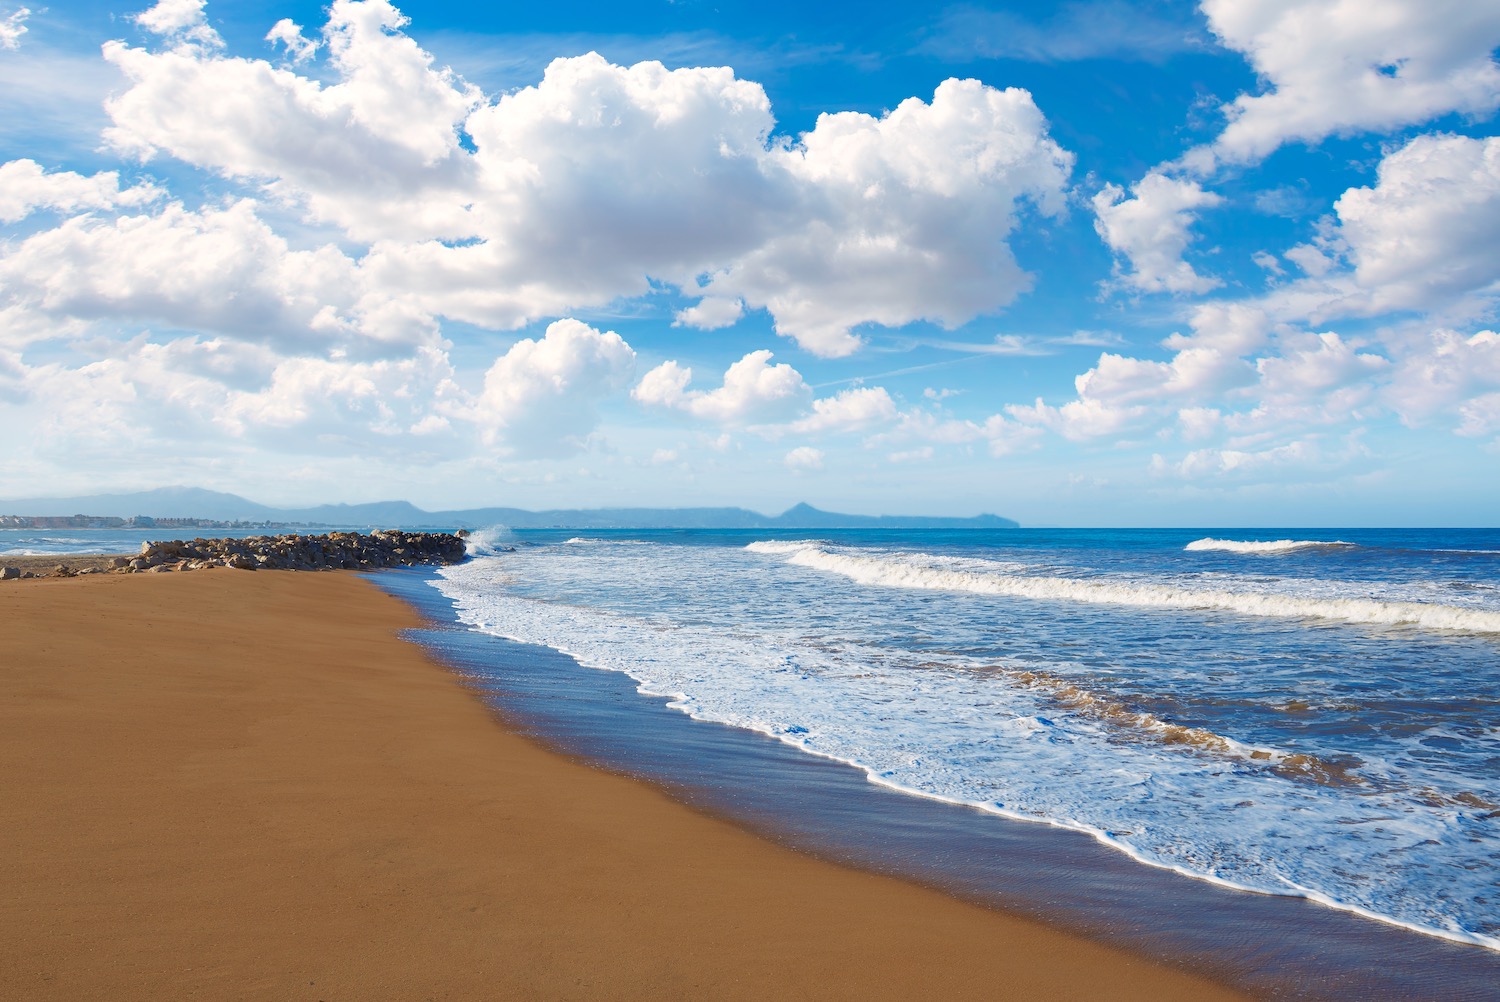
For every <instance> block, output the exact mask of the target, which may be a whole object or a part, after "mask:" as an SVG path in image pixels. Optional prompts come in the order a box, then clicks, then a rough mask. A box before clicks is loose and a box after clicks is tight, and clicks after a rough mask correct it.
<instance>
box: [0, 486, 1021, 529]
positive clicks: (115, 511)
mask: <svg viewBox="0 0 1500 1002" xmlns="http://www.w3.org/2000/svg"><path fill="white" fill-rule="evenodd" d="M491 525H504V526H508V527H510V528H513V529H851V528H858V529H882V528H888V529H1014V528H1018V527H1019V526H1018V523H1016V522H1015V521H1014V520H1012V519H1008V518H1002V517H1001V516H999V515H988V514H986V515H975V516H972V517H944V516H928V515H851V514H846V513H842V512H831V511H823V510H821V509H818V508H814V507H813V506H812V505H809V504H805V503H804V504H798V505H794V506H792V507H791V508H789V509H787V510H786V511H784V512H782V513H781V514H779V515H763V514H761V513H759V512H755V511H750V510H749V509H746V508H736V507H718V508H592V509H581V508H567V509H552V510H548V511H528V510H526V509H523V508H505V507H492V508H469V509H462V510H452V511H425V510H423V509H421V508H418V507H416V506H415V505H413V504H410V503H408V502H406V501H377V502H373V503H370V504H356V505H347V504H336V505H318V506H315V507H312V508H272V507H269V506H267V505H262V504H258V503H256V502H254V501H250V500H247V499H246V498H242V497H240V496H238V495H235V494H225V493H221V492H217V491H207V490H200V489H197V488H190V487H164V488H160V489H158V490H153V491H142V492H139V493H134V494H96V495H89V496H85V497H68V498H31V499H21V500H9V501H6V500H0V528H4V529H112V528H141V529H149V528H163V529H258V528H286V529H308V528H358V527H369V526H382V527H399V528H405V529H432V528H442V529H478V528H483V527H485V526H491Z"/></svg>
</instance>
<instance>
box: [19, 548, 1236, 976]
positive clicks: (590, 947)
mask: <svg viewBox="0 0 1500 1002" xmlns="http://www.w3.org/2000/svg"><path fill="white" fill-rule="evenodd" d="M422 625H423V624H422V621H421V619H420V617H419V615H418V614H417V612H416V611H415V610H414V609H412V608H411V607H410V606H408V605H406V604H405V603H403V602H402V601H400V600H399V599H398V598H396V597H394V596H392V595H389V594H387V593H385V592H384V591H382V590H381V588H380V587H379V586H378V585H377V584H376V583H374V582H372V581H367V580H363V579H362V578H360V577H358V576H356V575H351V574H320V575H316V576H314V575H310V574H272V575H265V574H240V573H232V572H229V571H221V572H219V573H215V574H209V575H192V576H190V577H187V578H184V577H183V576H182V575H180V574H162V575H145V576H142V575H129V576H116V575H95V576H88V577H83V578H77V579H72V580H56V579H44V580H34V581H29V582H26V583H25V584H23V585H11V586H8V587H4V588H0V649H4V650H6V651H7V652H8V654H10V655H11V656H10V657H8V658H7V662H8V663H9V666H8V667H7V668H5V669H4V671H3V673H0V685H4V687H5V690H6V698H5V699H3V700H0V714H3V717H4V720H3V726H0V747H3V748H4V752H3V754H0V769H3V770H4V771H5V772H6V779H5V788H6V789H7V791H8V792H9V793H10V795H9V796H8V797H7V798H5V804H4V806H0V816H3V817H4V818H5V824H6V827H7V829H9V830H10V831H11V832H12V833H13V836H12V843H13V844H14V845H15V846H16V847H17V850H18V851H17V852H16V853H15V855H14V856H13V858H12V861H11V862H10V864H9V865H7V866H6V867H5V868H4V870H3V871H0V872H3V879H4V884H5V888H4V894H3V895H0V901H3V904H0V921H3V925H4V928H5V937H4V938H5V946H4V947H3V948H0V949H3V950H4V951H5V954H6V956H5V963H4V964H3V965H0V969H3V970H4V971H5V972H8V973H5V974H3V975H0V977H3V979H4V980H3V981H0V984H3V985H4V986H5V987H6V989H7V994H15V995H17V996H21V997H35V998H47V997H53V998H89V997H110V998H132V997H135V998H145V997H148V996H150V997H159V996H161V995H163V994H170V995H187V994H191V993H193V992H195V991H196V992H201V993H212V994H215V995H223V996H227V997H254V996H264V995H265V994H276V995H293V994H295V995H298V996H305V997H335V996H341V997H350V996H354V997H407V996H410V995H413V994H416V993H426V994H432V995H436V996H440V997H441V996H443V995H449V996H451V997H504V996H531V997H535V996H541V997H553V998H555V997H588V996H598V995H606V996H609V997H647V996H660V995H673V994H675V995H689V996H693V995H699V996H701V995H712V996H723V997H752V996H753V997H764V996H765V995H767V994H770V993H772V992H780V991H784V990H785V988H786V986H787V985H788V984H799V985H803V986H810V987H812V988H814V989H816V990H817V991H818V993H819V994H823V995H834V996H844V997H851V998H852V997H891V998H894V997H896V996H898V995H900V996H910V995H912V994H914V993H925V994H928V995H937V996H943V995H948V996H954V997H964V996H975V997H981V996H989V995H993V994H994V993H995V991H996V989H997V986H1003V987H1004V990H1005V991H1008V992H1012V993H1022V992H1025V993H1028V994H1036V995H1041V996H1045V997H1076V998H1084V997H1093V996H1107V997H1112V998H1132V997H1140V998H1145V997H1148V996H1149V997H1150V998H1153V999H1171V998H1203V999H1211V998H1238V997H1244V996H1241V995H1238V994H1236V993H1235V992H1233V991H1231V990H1229V989H1225V988H1223V987H1221V986H1219V985H1216V984H1214V983H1212V982H1209V981H1207V980H1204V979H1202V978H1199V977H1197V976H1194V975H1190V974H1185V973H1182V972H1180V971H1177V970H1174V969H1172V968H1171V967H1169V966H1168V965H1164V964H1159V963H1155V962H1151V961H1148V960H1145V959H1142V958H1141V957H1139V956H1136V955H1133V954H1131V953H1128V952H1126V951H1123V950H1120V949H1116V948H1113V947H1109V946H1105V945H1101V944H1099V943H1096V942H1093V941H1091V940H1089V939H1085V938H1083V937H1081V936H1077V935H1072V934H1069V933H1065V932H1060V931H1058V930H1056V929H1053V928H1051V927H1049V926H1046V925H1043V924H1041V923H1038V922H1034V921H1031V920H1027V919H1023V918H1017V917H1014V916H1011V915H1007V914H1003V913H1000V912H996V911H993V910H989V909H985V908H981V907H978V906H976V905H972V904H967V903H965V902H962V901H959V900H957V899H955V898H952V897H949V896H947V895H945V894H942V893H940V892H937V891H933V890H930V889H927V888H924V887H921V886H918V885H916V884H912V883H908V882H906V881H903V880H898V879H894V878H890V877H885V876H880V875H877V874H873V873H868V872H862V871H857V870H854V869H850V868H847V867H844V866H840V865H838V864H835V863H831V862H827V861H824V860H821V859H815V858H813V857H811V856H808V855H806V854H804V853H801V852H797V851H794V850H791V849H787V848H783V847H781V846H778V845H775V844H773V843H772V842H770V841H768V840H766V839H763V838H760V837H757V836H755V835H753V834H750V833H748V832H746V831H744V830H742V829H741V828H740V827H738V826H736V825H734V824H731V823H729V822H726V821H723V820H720V819H718V818H715V817H712V816H709V815H707V814H704V813H701V812H699V811H696V810H694V809H692V808H690V807H687V806H684V805H683V804H681V803H678V802H676V801H675V800H673V799H672V798H671V797H670V796H668V794H666V793H664V792H662V791H661V790H658V789H656V788H655V787H653V786H650V785H648V784H647V783H645V782H643V781H640V780H635V779H630V778H626V777H622V776H619V775H614V774H610V773H606V772H603V771H601V770H599V769H596V768H592V767H589V766H587V765H583V764H580V763H579V762H577V761H574V760H573V759H572V758H570V757H568V756H566V755H563V754H559V753H556V752H553V751H549V750H546V749H545V748H543V747H542V746H541V745H540V744H538V743H537V742H535V741H533V740H531V739H529V738H527V737H524V736H521V735H519V734H517V733H516V732H515V730H514V728H512V727H508V726H506V725H504V724H503V723H502V722H500V720H499V718H497V716H496V715H495V714H494V713H493V712H492V711H491V710H490V709H489V708H488V707H487V706H486V705H485V704H484V702H483V701H482V700H481V699H480V698H479V696H478V694H477V693H476V692H475V691H474V690H473V689H472V688H471V687H468V686H466V685H464V683H463V680H462V679H461V678H460V677H458V676H457V675H455V674H453V673H452V672H451V671H449V670H448V669H446V668H445V667H443V666H442V665H440V664H439V663H437V662H436V661H434V660H433V659H431V658H430V657H429V656H428V655H427V654H426V653H425V652H424V651H423V649H422V648H421V647H419V646H417V645H416V644H413V643H409V642H408V641H406V640H403V639H402V638H401V637H400V636H399V631H401V630H406V629H413V628H418V627H420V626H422ZM200 638H201V639H200Z"/></svg>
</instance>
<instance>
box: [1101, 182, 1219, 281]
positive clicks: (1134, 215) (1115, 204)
mask: <svg viewBox="0 0 1500 1002" xmlns="http://www.w3.org/2000/svg"><path fill="white" fill-rule="evenodd" d="M1130 195H1131V197H1130V198H1126V197H1125V192H1124V190H1123V189H1121V188H1120V187H1118V186H1117V185H1112V184H1111V185H1106V186H1105V187H1104V189H1103V190H1102V191H1100V192H1099V193H1098V194H1097V195H1095V196H1094V199H1093V205H1094V213H1095V216H1096V219H1095V221H1094V227H1095V229H1096V230H1098V232H1099V236H1100V237H1102V238H1103V239H1104V242H1105V243H1106V244H1108V245H1109V248H1110V250H1112V251H1114V252H1115V253H1116V254H1117V255H1123V256H1124V257H1125V258H1126V260H1128V261H1129V262H1130V269H1129V270H1128V271H1121V270H1120V269H1118V268H1117V269H1116V274H1117V275H1118V277H1119V279H1120V281H1121V282H1123V283H1124V284H1126V285H1128V286H1131V287H1133V288H1136V289H1139V290H1141V291H1142V292H1175V293H1202V292H1207V291H1208V290H1210V289H1213V288H1215V287H1216V286H1218V285H1219V284H1220V283H1219V281H1218V280H1217V279H1215V278H1211V277H1209V276H1206V275H1199V274H1198V273H1197V272H1196V271H1194V270H1193V266H1192V265H1190V264H1189V263H1188V262H1187V261H1184V260H1183V254H1184V253H1185V252H1186V251H1187V248H1188V243H1189V242H1190V241H1191V239H1192V237H1191V234H1190V233H1189V228H1190V227H1191V226H1192V224H1193V221H1194V220H1195V219H1196V218H1197V216H1196V212H1197V210H1199V209H1204V208H1211V207H1213V206H1216V205H1218V204H1219V203H1220V202H1222V201H1223V199H1222V198H1220V197H1219V196H1218V195H1216V194H1214V193H1213V192H1211V191H1204V190H1203V187H1202V185H1200V184H1198V182H1196V181H1187V180H1181V179H1176V178H1170V177H1167V176H1166V175H1164V174H1160V173H1157V172H1154V171H1153V172H1152V173H1150V174H1147V175H1146V176H1145V177H1144V178H1142V179H1141V180H1140V181H1138V182H1136V183H1135V184H1134V185H1132V186H1131V189H1130Z"/></svg>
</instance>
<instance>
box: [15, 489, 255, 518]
mask: <svg viewBox="0 0 1500 1002" xmlns="http://www.w3.org/2000/svg"><path fill="white" fill-rule="evenodd" d="M0 515H115V516H118V517H120V518H130V517H132V516H135V515H149V516H151V517H152V518H210V519H215V520H222V521H226V522H234V521H246V522H267V521H272V520H274V519H277V518H280V517H281V513H280V512H279V511H278V510H277V509H275V508H268V507H267V506H265V505H263V504H256V503H255V502H254V501H247V500H245V499H244V498H242V497H240V496H239V495H237V494H223V493H220V492H219V491H205V490H202V489H200V488H197V487H158V488H156V489H155V490H151V491H140V492H138V493H135V494H92V495H89V496H88V497H80V498H28V499H22V500H16V501H0Z"/></svg>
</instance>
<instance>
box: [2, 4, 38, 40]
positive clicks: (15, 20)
mask: <svg viewBox="0 0 1500 1002" xmlns="http://www.w3.org/2000/svg"><path fill="white" fill-rule="evenodd" d="M30 16H31V10H30V9H29V8H27V7H20V8H17V9H16V10H14V11H12V12H11V13H10V14H8V15H7V16H6V17H5V18H4V19H3V20H0V49H18V48H20V47H21V36H22V35H24V34H26V32H27V30H28V29H27V27H26V19H27V18H28V17H30Z"/></svg>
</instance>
